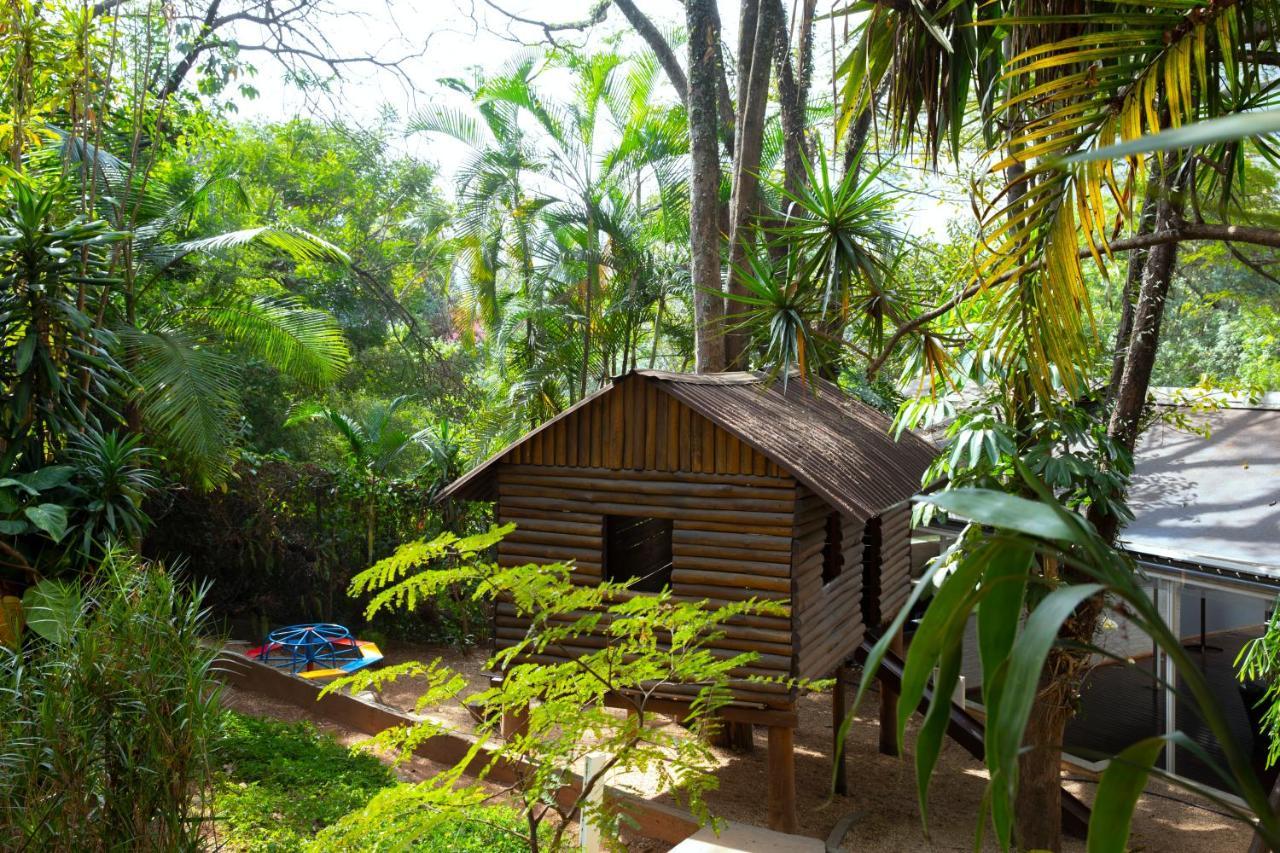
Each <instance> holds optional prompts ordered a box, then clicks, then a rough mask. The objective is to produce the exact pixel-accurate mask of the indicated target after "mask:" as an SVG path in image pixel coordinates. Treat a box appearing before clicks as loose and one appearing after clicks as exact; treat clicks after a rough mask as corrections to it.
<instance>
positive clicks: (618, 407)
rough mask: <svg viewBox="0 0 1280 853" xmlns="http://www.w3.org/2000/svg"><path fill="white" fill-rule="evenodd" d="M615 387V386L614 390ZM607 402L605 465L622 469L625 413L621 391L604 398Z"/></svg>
mask: <svg viewBox="0 0 1280 853" xmlns="http://www.w3.org/2000/svg"><path fill="white" fill-rule="evenodd" d="M616 388H617V386H615V389H616ZM605 399H606V400H608V401H609V431H608V432H607V433H606V435H605V440H606V441H607V444H606V446H607V447H608V450H609V452H608V454H607V456H608V462H606V463H605V465H606V467H608V468H621V467H622V449H623V441H624V440H625V438H626V433H625V430H626V411H625V409H624V408H623V401H624V394H623V392H622V391H621V390H615V391H614V392H613V393H612V394H608V395H606V396H605Z"/></svg>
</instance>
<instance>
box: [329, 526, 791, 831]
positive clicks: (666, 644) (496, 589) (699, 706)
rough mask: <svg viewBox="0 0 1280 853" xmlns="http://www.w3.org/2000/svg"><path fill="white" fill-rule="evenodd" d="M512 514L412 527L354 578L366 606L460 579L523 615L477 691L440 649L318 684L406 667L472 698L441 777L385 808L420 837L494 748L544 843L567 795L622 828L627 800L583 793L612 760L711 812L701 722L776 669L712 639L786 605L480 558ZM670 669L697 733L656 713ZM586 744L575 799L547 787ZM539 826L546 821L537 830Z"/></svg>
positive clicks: (712, 722) (370, 611)
mask: <svg viewBox="0 0 1280 853" xmlns="http://www.w3.org/2000/svg"><path fill="white" fill-rule="evenodd" d="M512 529H513V528H512V526H511V525H508V526H506V527H497V528H493V529H491V530H489V531H488V532H486V533H483V534H477V535H473V536H468V537H458V536H457V535H455V534H449V533H446V534H444V535H442V536H440V537H438V538H436V539H434V540H431V541H426V540H420V541H417V542H411V543H409V544H406V545H404V546H401V548H400V549H399V550H398V551H397V552H396V554H394V555H393V556H391V557H389V558H387V559H385V560H382V561H380V562H379V563H377V564H376V565H374V566H373V567H371V568H370V569H368V570H366V571H365V572H362V573H361V574H360V575H357V576H356V578H355V579H353V581H352V585H351V592H352V594H354V595H371V596H372V597H371V598H370V600H369V604H368V606H367V608H366V615H368V616H373V615H375V614H377V613H379V612H380V611H382V610H384V609H386V608H403V607H413V606H415V605H416V604H417V603H418V602H421V601H424V600H430V599H431V598H432V597H434V596H436V595H438V594H439V593H440V591H441V590H444V589H447V588H448V587H450V586H453V585H458V584H462V585H466V586H468V587H469V588H473V589H474V590H475V592H474V597H475V598H476V599H481V600H485V601H493V600H499V601H503V602H506V603H509V604H510V606H512V607H514V608H515V611H516V613H517V614H519V616H520V618H522V619H526V620H528V621H529V622H530V628H529V630H528V631H527V632H526V634H525V636H524V637H522V638H520V639H516V640H511V641H505V640H504V641H503V648H500V649H499V650H498V651H497V652H495V653H494V654H493V656H492V658H491V659H490V661H489V663H488V667H489V668H490V669H493V670H495V671H500V672H502V673H503V680H502V683H501V684H500V685H499V686H496V687H492V688H489V689H487V690H482V691H479V692H477V693H474V694H472V695H467V696H464V695H462V693H463V690H464V689H465V684H466V682H465V680H464V679H462V678H460V677H459V676H458V675H457V674H456V673H453V672H452V671H450V670H449V669H448V667H446V666H443V665H442V664H441V663H440V662H439V661H438V660H436V661H433V662H431V663H427V664H422V663H417V662H411V663H408V664H403V665H400V666H397V667H388V668H384V669H383V670H382V671H372V672H362V673H356V674H355V675H353V676H351V677H348V678H343V679H339V680H337V681H335V682H333V683H332V684H330V685H329V686H328V687H327V688H326V690H339V689H353V690H361V689H366V688H369V687H378V686H381V685H384V684H386V683H388V682H389V681H393V680H395V679H397V678H401V677H404V676H414V677H416V678H418V679H421V680H422V681H423V682H425V690H424V692H423V694H422V695H421V696H420V698H419V701H418V709H419V710H422V709H423V708H426V707H429V706H431V705H435V704H439V703H442V702H447V701H462V702H464V703H465V704H467V705H468V706H471V707H472V708H474V709H476V710H478V711H481V713H479V714H478V715H477V719H478V720H479V722H478V724H477V727H476V731H475V733H476V742H475V745H474V746H473V747H472V748H471V749H470V750H469V751H468V753H467V755H466V756H465V757H464V758H462V759H461V760H460V761H459V762H458V763H457V764H456V765H455V766H454V767H453V768H452V769H451V770H449V771H447V772H445V773H441V774H439V775H438V776H437V777H436V778H435V779H433V780H431V781H429V782H424V783H422V784H421V785H418V786H415V787H414V788H412V789H410V790H406V791H404V792H401V793H398V794H396V795H395V797H394V799H393V800H391V801H389V802H387V803H384V804H382V805H384V806H385V811H379V812H378V814H379V815H380V816H381V818H382V819H383V820H384V821H387V822H391V821H395V822H394V823H389V824H388V825H389V827H395V828H396V830H397V831H398V832H399V833H400V835H399V837H400V838H402V839H404V840H405V841H413V840H416V839H418V838H424V837H426V836H427V835H428V834H430V833H431V832H433V831H434V830H433V827H435V826H436V825H438V823H439V822H441V821H444V820H447V819H449V817H450V816H451V815H453V814H457V813H458V812H459V810H463V809H466V808H469V807H470V806H473V805H474V804H476V803H478V802H481V801H482V800H483V799H484V798H485V796H486V795H485V793H484V791H483V790H482V789H481V788H480V787H479V786H478V785H476V784H474V783H471V784H467V783H464V782H463V781H462V772H463V769H464V768H466V767H467V766H468V765H469V764H470V763H471V762H473V761H475V762H478V763H479V764H480V765H481V766H482V767H484V768H485V769H484V770H482V772H481V774H480V775H481V778H483V777H484V776H485V775H486V774H487V773H488V771H489V769H491V768H492V767H493V766H494V765H495V764H496V763H498V762H503V763H506V764H507V765H509V766H514V767H515V768H517V777H518V778H517V780H516V782H515V783H514V785H512V787H511V793H512V795H513V796H515V797H516V798H517V800H518V801H519V802H520V803H521V808H522V810H523V812H524V814H525V817H526V820H527V828H526V830H525V832H524V835H525V838H526V842H527V843H529V844H530V846H532V847H533V848H534V849H535V850H536V849H538V848H539V847H541V846H543V845H544V843H545V846H546V847H548V848H550V849H555V850H559V849H563V848H564V846H565V845H566V843H567V842H566V839H565V837H564V832H565V828H566V826H567V822H568V820H569V818H570V816H571V815H572V813H573V812H574V810H575V809H582V815H583V819H584V820H588V821H590V822H592V823H593V824H595V825H597V826H599V827H600V828H601V830H602V836H603V837H605V838H616V837H617V833H618V829H619V826H620V824H621V821H622V817H621V815H619V814H618V813H617V812H616V811H615V810H614V809H613V808H611V807H610V806H608V805H605V804H602V803H597V802H594V801H593V800H592V798H591V797H590V796H589V794H590V791H591V790H592V789H594V787H595V786H596V785H598V784H600V781H599V780H600V779H601V778H603V777H607V775H608V774H609V773H612V772H619V773H622V772H630V771H636V772H647V773H651V774H654V775H655V776H656V778H657V780H658V784H659V787H660V788H661V789H662V791H669V792H672V793H675V794H676V795H677V796H679V797H681V798H684V799H686V800H687V801H688V803H689V805H690V807H691V808H692V809H693V810H694V812H695V814H697V815H699V816H700V817H701V818H703V819H707V818H708V817H709V816H708V814H707V812H706V806H705V803H704V801H703V795H704V793H705V792H706V791H707V790H709V789H711V788H712V787H713V786H714V784H715V779H714V777H713V776H712V775H711V773H710V771H711V769H712V767H713V766H714V763H713V760H712V755H711V753H710V750H709V747H708V746H707V745H706V741H705V739H704V737H705V735H707V734H708V733H709V730H711V729H713V728H714V727H715V726H716V725H717V722H716V712H717V711H718V709H720V708H721V707H723V706H724V705H725V704H726V703H727V702H728V701H730V695H731V694H730V691H729V688H730V685H731V683H734V682H759V681H771V680H773V679H770V678H766V677H763V676H754V675H750V674H748V673H744V672H743V669H744V668H746V669H748V670H749V668H750V664H751V662H752V661H753V660H754V659H755V657H756V655H755V653H751V652H744V653H737V654H735V653H729V652H724V651H722V650H719V649H715V648H713V647H714V646H715V645H716V641H717V640H718V639H719V638H721V637H722V636H723V632H722V630H721V629H722V626H723V625H724V624H725V623H727V622H729V621H730V620H733V619H735V618H736V617H739V616H743V615H748V614H761V613H768V614H774V615H780V614H782V613H784V612H785V610H784V609H783V606H782V605H780V604H778V603H773V602H758V601H754V600H751V601H743V602H736V603H733V604H728V605H724V606H722V607H718V608H713V607H711V606H709V605H708V604H707V603H706V602H705V601H704V602H697V601H678V600H676V599H674V598H673V597H672V595H671V592H670V590H669V589H668V590H664V591H662V592H660V593H653V594H638V593H632V592H630V591H629V590H628V584H618V583H607V582H606V583H600V584H594V583H592V584H581V585H579V584H575V583H574V582H573V578H572V569H571V568H570V567H569V566H565V565H528V566H521V567H498V566H496V565H493V564H492V563H490V562H487V561H486V560H485V559H484V557H483V555H484V554H485V553H486V552H487V551H488V550H489V549H491V548H492V546H493V545H494V544H495V543H496V542H497V541H499V540H500V539H501V537H502V536H504V535H505V534H507V533H509V532H510V531H511V530H512ZM588 637H600V638H601V639H603V641H604V642H603V643H597V642H592V641H590V640H588V639H587V638H588ZM549 655H554V657H550V656H549ZM557 658H567V660H558V659H557ZM674 685H680V686H681V687H682V689H684V690H686V691H689V692H690V696H689V698H690V700H691V705H690V710H689V713H688V715H687V716H686V718H685V724H686V725H687V726H688V727H689V728H690V729H691V734H687V733H685V732H683V731H680V732H679V733H678V734H677V733H673V732H672V730H671V728H670V727H654V726H652V725H651V723H652V722H653V720H652V717H653V715H654V712H653V711H652V710H651V708H650V701H651V700H652V699H653V697H655V696H660V695H663V694H664V692H665V691H666V690H668V689H670V688H671V687H672V686H674ZM801 686H803V685H801ZM615 701H622V702H623V703H624V705H625V707H626V709H627V713H621V712H619V711H616V710H612V709H611V708H609V706H608V703H609V702H615ZM504 716H522V717H525V718H526V719H527V726H526V727H525V729H524V730H523V731H521V732H518V733H514V734H512V735H511V736H510V737H501V735H500V721H501V719H502V718H503V717H504ZM444 730H446V727H445V726H444V725H443V724H440V723H437V722H434V721H431V720H429V719H428V720H424V721H422V722H419V723H415V724H414V725H413V726H410V727H405V728H397V729H392V730H389V731H387V732H384V733H382V734H381V735H379V736H378V737H376V738H375V739H374V741H373V744H374V745H376V746H379V747H386V748H390V749H393V750H395V751H397V753H398V754H400V755H401V756H405V755H408V754H409V753H410V752H411V751H412V748H413V747H414V745H415V744H418V743H420V742H422V741H423V740H424V739H425V738H429V737H431V736H433V735H436V734H439V733H441V732H442V731H444ZM590 753H596V754H599V755H601V756H603V761H602V769H601V771H600V776H597V777H596V778H595V780H594V781H593V782H591V783H590V784H589V785H587V786H585V788H584V789H583V790H582V791H581V794H580V796H578V797H577V798H576V799H575V801H574V802H573V803H568V804H566V803H564V802H562V801H559V800H557V799H556V798H555V797H554V796H553V795H554V794H555V792H556V791H557V790H559V789H560V788H561V786H562V785H563V784H564V780H565V778H566V775H567V774H570V773H575V772H580V770H581V767H582V763H583V761H584V759H585V757H586V756H587V755H588V754H590ZM553 816H554V821H552V820H551V819H552V817H553ZM542 827H546V828H545V829H543V828H542ZM539 832H547V833H549V836H548V837H547V838H546V839H545V842H544V839H543V838H542V837H541V836H540V835H538V833H539Z"/></svg>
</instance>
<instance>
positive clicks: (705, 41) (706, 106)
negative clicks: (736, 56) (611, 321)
mask: <svg viewBox="0 0 1280 853" xmlns="http://www.w3.org/2000/svg"><path fill="white" fill-rule="evenodd" d="M685 12H686V23H687V25H688V31H689V160H690V170H691V175H690V180H689V250H690V278H691V279H692V284H693V321H694V351H695V358H696V362H695V364H696V368H695V369H696V370H697V371H698V372H699V373H718V372H720V371H722V370H724V365H725V349H724V328H723V327H724V295H723V293H724V290H723V286H722V285H721V283H720V227H719V222H718V208H719V195H720V155H719V151H718V150H717V147H716V131H717V127H716V87H717V85H718V82H719V62H718V58H719V55H720V39H719V27H718V26H716V22H717V21H718V17H717V16H716V10H715V0H688V2H687V3H686V4H685Z"/></svg>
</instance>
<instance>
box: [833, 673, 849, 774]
mask: <svg viewBox="0 0 1280 853" xmlns="http://www.w3.org/2000/svg"><path fill="white" fill-rule="evenodd" d="M847 677H848V676H847V670H846V669H845V666H844V665H843V664H841V665H840V666H838V667H836V672H835V680H836V683H835V684H834V685H833V686H832V688H831V760H832V762H834V763H835V776H836V793H837V794H847V793H849V780H848V778H847V776H846V773H845V763H846V762H845V751H846V750H845V744H844V738H842V737H840V727H841V726H842V725H843V724H844V718H845V715H847V714H848V713H849V710H848V701H847V700H848V689H847V688H848V685H847V684H845V680H846V678H847Z"/></svg>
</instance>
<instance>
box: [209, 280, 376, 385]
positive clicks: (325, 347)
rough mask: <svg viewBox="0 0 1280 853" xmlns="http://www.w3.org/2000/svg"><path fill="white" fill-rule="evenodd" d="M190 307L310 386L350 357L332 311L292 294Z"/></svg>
mask: <svg viewBox="0 0 1280 853" xmlns="http://www.w3.org/2000/svg"><path fill="white" fill-rule="evenodd" d="M192 313H193V314H194V315H195V316H196V317H197V318H199V319H203V320H204V321H205V322H207V323H208V324H209V325H211V326H213V327H214V328H215V329H217V330H218V331H219V332H221V333H222V334H223V335H225V336H226V337H227V338H228V339H230V340H232V341H235V342H237V343H239V344H242V345H244V346H247V347H248V348H249V349H250V350H252V351H253V353H254V355H256V356H258V357H259V358H261V359H262V360H263V361H265V362H267V363H268V364H270V365H271V366H272V367H274V368H275V369H276V370H279V371H280V372H281V373H285V374H288V375H289V376H292V377H293V378H294V379H297V380H298V381H300V382H304V383H306V384H308V385H310V386H312V387H317V388H318V387H320V386H323V385H327V384H329V383H331V382H333V381H334V380H336V379H337V378H338V377H340V376H341V375H342V374H343V373H344V372H345V370H346V367H347V362H348V361H349V360H350V358H351V354H350V352H349V350H348V349H347V342H346V339H345V338H344V337H343V335H342V329H341V328H340V327H339V326H338V324H337V322H336V321H335V320H334V319H333V317H331V316H330V315H329V314H328V313H326V312H324V311H318V310H315V309H313V308H308V307H307V306H305V305H303V304H302V303H301V302H300V301H299V300H298V299H296V298H293V297H283V298H281V297H277V298H268V297H258V298H255V299H252V300H249V301H248V302H240V303H235V304H230V305H220V306H214V307H210V308H201V309H197V310H195V311H193V312H192Z"/></svg>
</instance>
